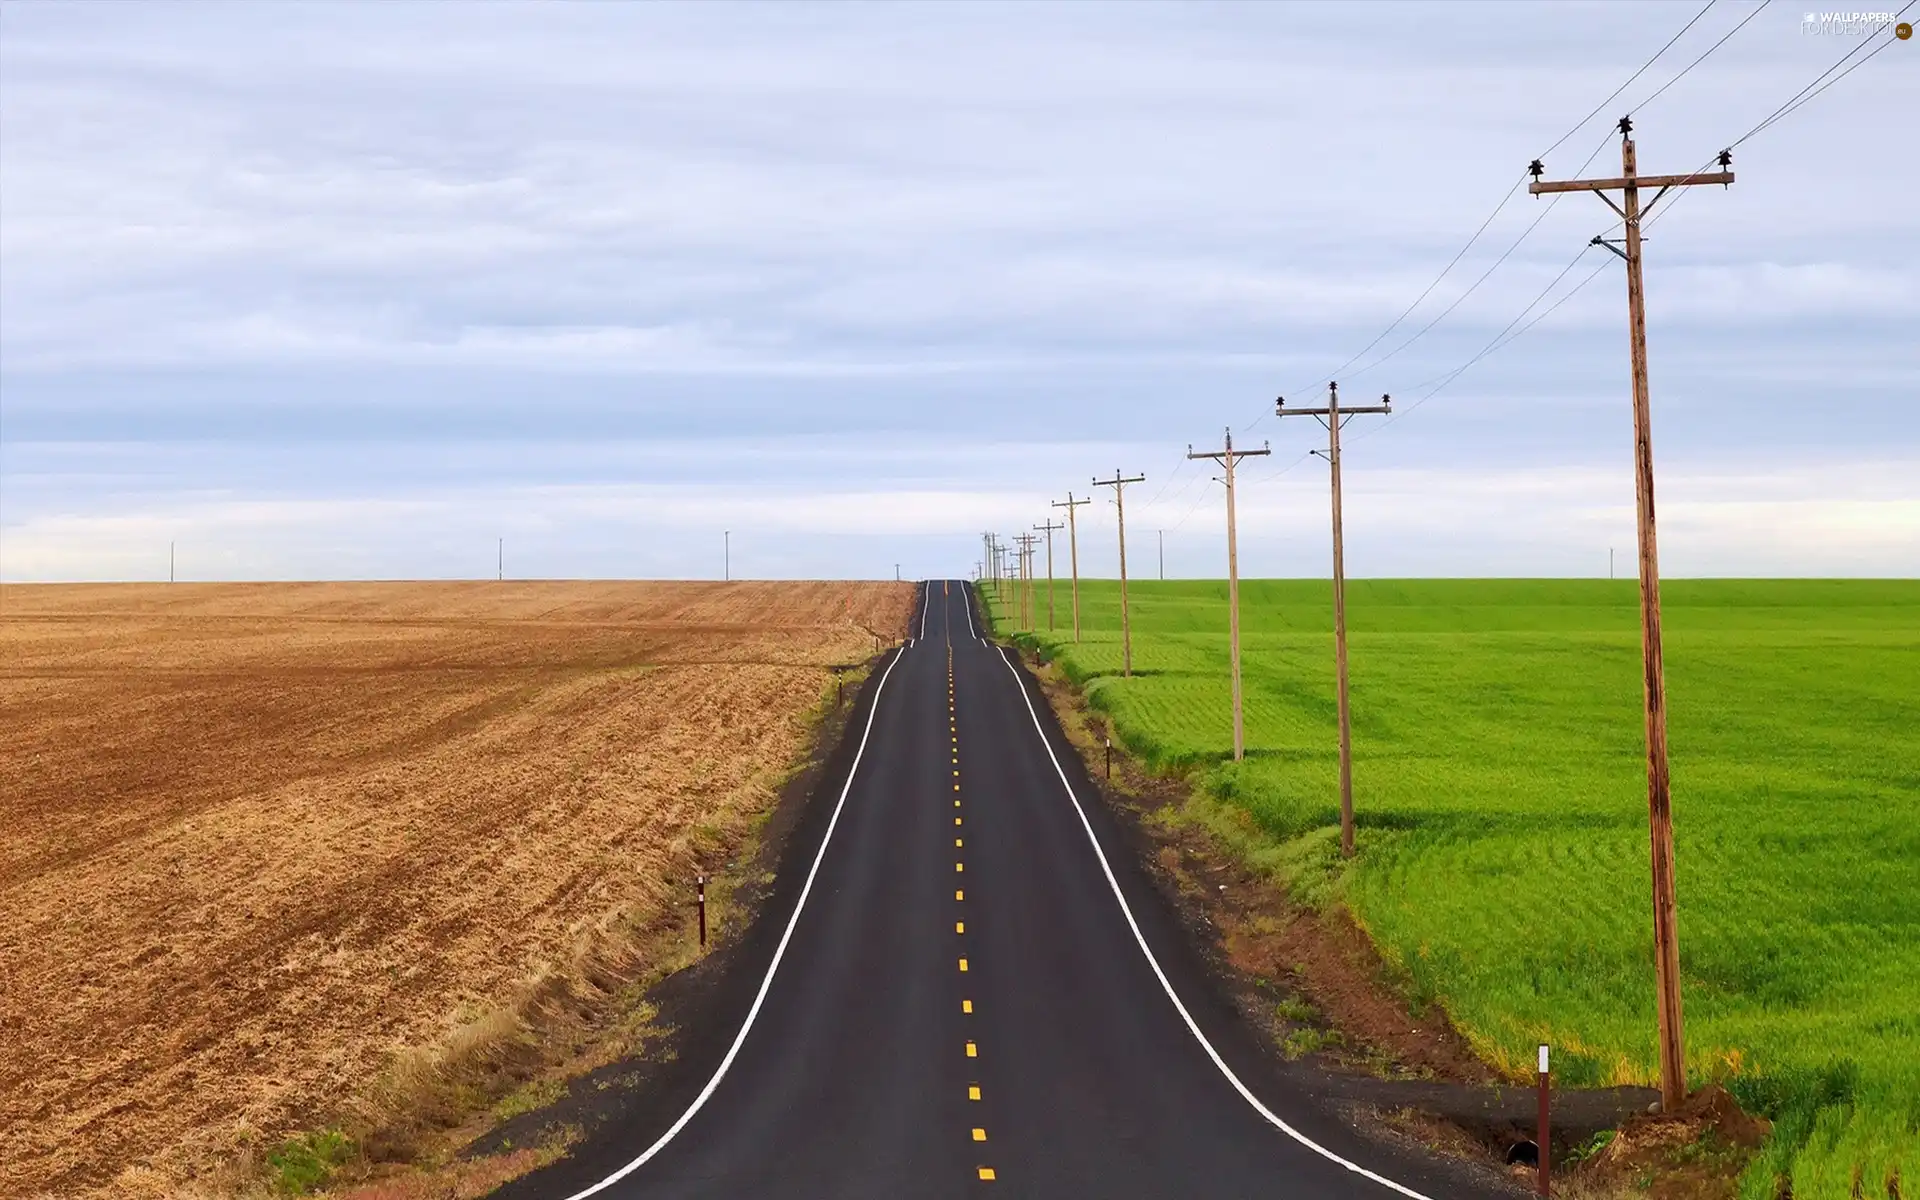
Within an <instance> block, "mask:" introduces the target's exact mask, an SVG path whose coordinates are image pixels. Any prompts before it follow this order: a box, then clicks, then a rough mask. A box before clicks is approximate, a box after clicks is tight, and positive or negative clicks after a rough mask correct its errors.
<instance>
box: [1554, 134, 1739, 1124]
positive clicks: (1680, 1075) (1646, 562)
mask: <svg viewBox="0 0 1920 1200" xmlns="http://www.w3.org/2000/svg"><path fill="white" fill-rule="evenodd" d="M1719 164H1720V169H1719V170H1718V171H1711V172H1695V173H1694V174H1691V175H1641V174H1640V173H1639V169H1638V163H1637V161H1636V159H1635V156H1634V148H1633V120H1632V118H1630V117H1622V118H1620V177H1619V178H1617V179H1567V180H1558V181H1551V182H1550V181H1547V180H1543V179H1541V178H1540V176H1541V175H1542V174H1543V173H1544V171H1545V168H1544V167H1543V166H1542V165H1541V163H1540V160H1539V159H1535V160H1534V161H1533V163H1532V164H1531V166H1529V167H1528V170H1529V171H1530V172H1531V173H1532V174H1533V183H1532V185H1531V186H1530V187H1529V188H1528V189H1527V190H1528V191H1530V192H1532V193H1533V194H1534V195H1536V196H1541V195H1546V194H1548V193H1552V192H1592V193H1593V194H1594V195H1596V196H1598V197H1600V199H1602V200H1604V201H1605V202H1606V204H1607V207H1608V208H1611V209H1612V210H1613V211H1614V212H1616V213H1618V214H1620V219H1621V221H1622V222H1623V223H1624V224H1625V227H1626V239H1625V240H1626V248H1625V250H1622V249H1621V248H1620V247H1619V246H1616V245H1614V244H1613V243H1612V242H1610V241H1608V240H1606V239H1604V238H1599V237H1596V238H1594V239H1593V240H1594V242H1595V243H1597V244H1599V245H1602V246H1605V247H1606V248H1607V249H1609V250H1611V251H1613V252H1614V253H1615V254H1618V255H1619V256H1620V257H1621V258H1623V259H1625V260H1626V263H1627V333H1628V339H1629V343H1630V347H1631V352H1632V355H1633V467H1634V500H1635V507H1636V510H1637V512H1638V515H1639V523H1640V530H1639V534H1640V537H1639V540H1640V659H1641V664H1640V665H1641V682H1642V693H1643V695H1644V697H1645V700H1646V719H1647V824H1648V836H1649V840H1650V842H1651V851H1652V852H1651V859H1652V868H1653V948H1654V976H1655V984H1656V986H1657V988H1658V991H1659V1003H1658V1008H1659V1013H1660V1102H1661V1105H1662V1107H1663V1108H1665V1109H1666V1110H1667V1111H1669V1112H1671V1111H1672V1110H1673V1109H1675V1108H1676V1107H1678V1106H1679V1105H1680V1103H1681V1102H1682V1101H1684V1100H1685V1099H1686V1098H1687V1058H1686V1035H1685V1032H1684V1023H1683V1020H1682V1013H1681V1009H1680V935H1679V923H1678V919H1677V915H1676V913H1677V901H1676V900H1675V897H1674V885H1673V875H1674V865H1673V796H1672V792H1671V790H1670V780H1669V777H1668V774H1667V684H1666V670H1665V666H1664V664H1663V662H1662V656H1661V649H1660V552H1659V544H1658V541H1657V539H1656V537H1655V530H1654V511H1653V429H1652V426H1653V415H1652V406H1651V403H1650V401H1649V399H1648V388H1647V300H1646V290H1645V287H1644V285H1643V283H1642V281H1641V273H1640V264H1641V255H1640V229H1641V223H1642V222H1643V221H1644V220H1645V219H1646V215H1647V214H1648V213H1649V212H1652V211H1653V206H1654V205H1656V204H1658V203H1660V200H1661V197H1663V196H1665V195H1666V194H1667V193H1668V192H1669V191H1671V190H1673V189H1674V188H1680V187H1694V186H1696V185H1699V184H1703V183H1718V184H1723V185H1724V184H1730V183H1732V182H1733V172H1732V171H1730V170H1728V168H1729V167H1730V166H1732V164H1733V155H1732V154H1731V153H1730V152H1729V151H1726V150H1722V151H1721V152H1720V156H1719ZM1643 187H1653V188H1659V189H1660V190H1659V191H1658V192H1656V193H1654V197H1653V199H1651V200H1649V201H1647V202H1646V204H1645V205H1644V206H1643V205H1642V204H1641V203H1640V189H1641V188H1643ZM1615 190H1618V191H1619V192H1620V194H1621V201H1620V203H1619V204H1615V203H1614V202H1613V197H1611V196H1609V195H1607V193H1608V192H1610V191H1615Z"/></svg>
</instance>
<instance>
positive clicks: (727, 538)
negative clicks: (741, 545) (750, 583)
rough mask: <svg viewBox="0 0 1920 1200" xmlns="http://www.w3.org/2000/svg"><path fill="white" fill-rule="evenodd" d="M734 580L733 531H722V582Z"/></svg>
mask: <svg viewBox="0 0 1920 1200" xmlns="http://www.w3.org/2000/svg"><path fill="white" fill-rule="evenodd" d="M732 579H733V530H731V529H723V530H721V531H720V582H722V583H727V582H729V581H731V580H732Z"/></svg>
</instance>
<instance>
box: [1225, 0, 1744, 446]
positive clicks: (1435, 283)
mask: <svg viewBox="0 0 1920 1200" xmlns="http://www.w3.org/2000/svg"><path fill="white" fill-rule="evenodd" d="M1717 2H1718V0H1707V3H1706V4H1705V5H1704V6H1702V7H1701V9H1700V11H1699V12H1696V13H1695V14H1694V15H1693V17H1692V18H1691V19H1690V20H1689V21H1688V22H1687V23H1686V24H1685V25H1682V26H1681V27H1680V30H1679V32H1677V33H1675V34H1674V35H1673V36H1672V37H1670V38H1668V39H1667V40H1666V42H1665V44H1663V45H1662V46H1661V47H1660V48H1659V49H1658V50H1656V51H1654V53H1653V55H1652V56H1651V57H1650V58H1648V59H1647V60H1646V61H1645V62H1643V63H1641V64H1640V66H1639V68H1638V69H1636V70H1635V71H1634V72H1633V74H1631V75H1629V76H1627V79H1626V81H1625V82H1624V83H1622V84H1621V85H1620V86H1619V87H1617V88H1615V89H1614V90H1613V91H1612V92H1611V93H1609V94H1608V95H1607V97H1606V99H1604V100H1602V101H1601V102H1600V103H1599V104H1597V105H1595V106H1594V107H1593V109H1592V110H1591V111H1589V112H1588V113H1587V115H1586V116H1584V117H1581V118H1580V119H1579V120H1578V121H1576V122H1574V123H1573V125H1572V126H1570V127H1569V128H1568V129H1567V131H1566V132H1564V133H1562V134H1561V135H1560V136H1559V137H1557V138H1555V139H1554V141H1553V143H1552V145H1550V146H1548V147H1547V148H1546V150H1544V151H1542V152H1541V153H1540V154H1539V155H1538V156H1536V157H1540V158H1544V157H1546V155H1548V154H1551V153H1552V152H1553V151H1554V150H1556V149H1558V148H1559V147H1560V146H1561V145H1563V144H1564V143H1565V142H1566V141H1567V139H1568V138H1570V137H1572V136H1573V135H1574V134H1576V133H1578V132H1580V130H1581V129H1582V128H1584V127H1585V126H1586V124H1587V123H1588V122H1589V121H1591V120H1593V118H1594V117H1595V116H1597V115H1598V114H1599V113H1600V112H1601V111H1602V110H1603V109H1605V108H1606V106H1607V105H1609V104H1611V103H1612V102H1613V101H1614V100H1615V99H1616V98H1617V97H1618V96H1619V95H1620V94H1621V93H1622V92H1624V91H1626V90H1627V88H1629V87H1631V86H1632V85H1633V82H1634V81H1635V80H1637V79H1639V78H1640V77H1641V76H1642V75H1644V74H1646V72H1647V71H1648V70H1649V69H1650V68H1652V66H1653V65H1654V64H1655V63H1657V62H1659V61H1660V59H1661V58H1662V57H1664V56H1665V54H1666V53H1667V51H1669V50H1671V49H1672V48H1673V47H1674V44H1675V43H1677V42H1678V41H1679V40H1680V39H1681V38H1682V37H1684V36H1685V35H1686V33H1687V31H1688V30H1690V29H1692V28H1693V27H1694V26H1695V25H1697V24H1699V22H1700V19H1701V18H1702V17H1704V16H1706V15H1707V13H1708V12H1709V11H1710V10H1711V9H1712V8H1713V6H1714V4H1715V3H1717ZM1749 19H1751V18H1749ZM1725 40H1726V39H1725V38H1722V39H1721V41H1722V42H1724V41H1725ZM1718 45H1719V43H1715V48H1717V47H1718ZM1707 53H1709V54H1710V53H1712V50H1711V49H1710V50H1709V51H1708V52H1707ZM1700 57H1701V58H1705V57H1706V55H1701V56H1700ZM1699 62H1700V59H1695V60H1694V63H1693V65H1695V66H1697V65H1698V64H1699ZM1688 69H1689V70H1691V69H1692V67H1691V66H1690V67H1689V68H1688ZM1682 73H1683V74H1684V72H1682ZM1675 78H1676V79H1677V78H1678V76H1676V77H1675ZM1671 83H1672V81H1669V86H1671ZM1602 145H1603V146H1604V142H1603V143H1602ZM1598 153H1599V150H1598V149H1596V150H1595V151H1594V154H1598ZM1594 154H1590V155H1588V156H1587V162H1592V161H1593V157H1594ZM1580 169H1581V170H1585V169H1586V163H1582V164H1581V168H1580ZM1526 182H1527V175H1526V173H1525V172H1522V173H1521V175H1520V177H1519V178H1518V179H1516V180H1515V181H1514V183H1513V186H1511V187H1509V188H1508V189H1507V191H1506V193H1505V194H1504V195H1502V196H1501V197H1500V201H1499V203H1498V204H1496V205H1494V208H1493V211H1492V212H1490V213H1488V214H1487V217H1486V219H1485V220H1483V221H1481V222H1480V226H1479V228H1477V229H1475V230H1474V232H1473V235H1472V236H1471V237H1469V238H1468V239H1467V241H1466V244H1465V245H1463V246H1461V247H1460V249H1459V250H1458V251H1456V252H1455V253H1454V256H1453V257H1452V258H1451V259H1449V260H1448V261H1447V264H1446V265H1445V266H1444V267H1442V268H1441V269H1440V273H1439V274H1438V275H1436V276H1434V277H1433V279H1432V280H1431V281H1430V282H1428V284H1427V286H1426V287H1425V288H1423V289H1421V292H1420V294H1419V295H1418V296H1416V297H1414V300H1413V303H1411V304H1409V305H1408V306H1407V307H1406V308H1405V309H1404V310H1402V311H1401V313H1400V314H1399V315H1398V316H1396V317H1395V318H1394V319H1393V320H1392V321H1391V322H1389V323H1388V324H1387V327H1386V328H1385V329H1382V330H1381V331H1380V332H1379V333H1377V334H1375V335H1374V336H1373V339H1372V340H1371V341H1369V342H1368V343H1367V344H1366V345H1364V346H1362V347H1361V348H1360V349H1359V350H1358V351H1356V352H1355V353H1354V354H1353V355H1352V356H1351V357H1350V358H1348V359H1347V360H1346V361H1345V362H1343V363H1341V364H1340V365H1339V366H1337V367H1335V368H1334V369H1333V370H1332V371H1331V372H1329V373H1327V374H1325V375H1321V376H1318V377H1316V378H1315V379H1314V380H1313V381H1311V382H1308V383H1304V384H1301V385H1300V386H1299V387H1296V388H1293V389H1291V390H1293V391H1296V392H1300V391H1306V390H1308V389H1309V388H1316V387H1318V386H1320V385H1321V384H1324V383H1326V382H1328V381H1329V380H1331V379H1336V378H1339V377H1340V374H1341V372H1343V371H1345V370H1346V369H1347V368H1348V367H1350V366H1352V365H1353V364H1354V363H1356V362H1359V361H1360V360H1361V359H1362V358H1364V357H1365V356H1366V355H1367V354H1368V352H1370V351H1371V350H1372V349H1373V348H1374V347H1375V346H1377V345H1379V344H1380V343H1381V342H1382V341H1384V340H1385V339H1386V338H1387V336H1388V335H1389V334H1391V333H1392V332H1393V331H1394V330H1395V329H1398V328H1399V327H1400V326H1401V325H1402V324H1404V323H1405V322H1406V320H1407V318H1408V317H1410V316H1412V315H1413V313H1414V311H1415V310H1416V309H1418V308H1419V307H1420V305H1421V304H1423V303H1425V302H1426V299H1427V297H1428V296H1430V295H1432V294H1433V291H1434V289H1435V288H1437V287H1439V286H1440V284H1441V282H1442V281H1444V280H1445V279H1446V277H1447V276H1448V275H1450V274H1451V273H1452V272H1453V269H1454V268H1455V267H1457V266H1458V265H1459V264H1460V261H1461V260H1462V259H1463V258H1465V257H1466V255H1467V253H1468V252H1469V251H1471V250H1472V249H1473V247H1474V246H1475V245H1477V244H1479V241H1480V238H1481V237H1482V236H1483V235H1484V234H1485V233H1486V231H1487V229H1488V228H1489V227H1490V226H1492V224H1493V222H1494V220H1495V218H1497V217H1498V216H1499V215H1500V214H1501V213H1502V212H1503V211H1505V209H1506V206H1507V205H1508V203H1510V202H1511V201H1512V199H1513V197H1514V196H1515V195H1517V194H1518V193H1519V191H1520V188H1521V185H1523V184H1525V183H1526ZM1558 199H1559V198H1558V197H1555V199H1554V200H1553V201H1551V202H1549V203H1548V205H1547V206H1546V209H1545V210H1544V211H1543V212H1542V213H1541V214H1540V215H1539V216H1537V217H1535V218H1534V221H1533V223H1532V224H1531V225H1529V226H1528V227H1527V230H1526V232H1525V233H1523V234H1522V235H1521V237H1520V238H1519V239H1517V240H1516V241H1515V243H1514V245H1512V246H1509V247H1508V249H1507V252H1506V253H1505V254H1503V255H1501V256H1500V258H1499V260H1498V261H1496V262H1495V264H1494V267H1493V268H1490V269H1489V270H1488V272H1487V273H1486V274H1483V275H1482V276H1481V278H1480V279H1478V280H1476V281H1475V282H1474V283H1473V285H1472V286H1470V287H1469V288H1468V289H1467V291H1466V292H1464V293H1462V294H1461V295H1460V296H1459V297H1456V298H1455V300H1454V302H1453V303H1452V304H1451V305H1449V306H1448V307H1447V309H1446V311H1445V312H1442V313H1441V314H1440V317H1437V318H1435V320H1434V321H1431V322H1429V323H1428V324H1427V326H1426V327H1425V328H1423V329H1422V330H1421V331H1420V333H1418V334H1415V335H1414V336H1413V337H1412V338H1409V339H1407V341H1406V342H1403V343H1402V344H1401V345H1399V346H1398V347H1396V348H1395V349H1394V350H1392V351H1390V352H1389V353H1388V354H1386V355H1384V356H1382V357H1381V358H1380V359H1379V360H1378V361H1376V362H1375V363H1373V364H1370V366H1369V367H1363V368H1361V371H1362V372H1364V371H1366V370H1369V369H1371V367H1372V366H1377V365H1379V363H1381V362H1385V361H1386V360H1387V359H1390V358H1392V357H1393V356H1394V355H1395V354H1398V353H1399V352H1400V351H1401V350H1404V349H1406V348H1407V346H1409V345H1412V344H1413V343H1414V342H1415V341H1418V340H1419V339H1420V337H1421V336H1423V335H1424V334H1425V333H1426V332H1427V331H1428V330H1430V329H1431V328H1432V327H1433V326H1434V325H1435V324H1437V323H1438V321H1439V320H1440V319H1442V318H1444V317H1445V316H1446V315H1447V314H1448V313H1451V312H1452V311H1453V310H1454V309H1455V308H1458V307H1459V305H1460V303H1461V302H1462V301H1463V300H1465V299H1466V297H1467V296H1468V295H1471V294H1472V293H1473V292H1474V291H1475V290H1477V289H1478V288H1479V286H1480V284H1482V283H1484V282H1486V277H1487V275H1490V274H1491V273H1492V271H1493V270H1495V269H1497V268H1498V267H1499V265H1500V264H1501V263H1504V262H1505V261H1506V260H1507V258H1508V257H1510V256H1511V255H1512V253H1513V251H1514V250H1515V249H1516V248H1517V247H1518V245H1519V243H1520V242H1521V241H1525V240H1526V237H1527V235H1528V234H1531V233H1532V232H1533V230H1534V228H1536V227H1537V226H1538V225H1539V224H1540V222H1541V221H1542V220H1544V219H1545V217H1546V212H1548V211H1551V210H1552V207H1553V205H1554V204H1556V203H1558ZM1267 415H1268V414H1266V413H1264V412H1262V413H1261V414H1260V415H1259V416H1257V417H1255V418H1254V419H1253V420H1252V421H1249V422H1247V423H1246V424H1245V425H1243V426H1240V429H1241V431H1242V432H1246V431H1250V430H1252V429H1253V428H1254V427H1255V426H1257V425H1259V424H1260V422H1261V421H1263V420H1265V419H1266V417H1267Z"/></svg>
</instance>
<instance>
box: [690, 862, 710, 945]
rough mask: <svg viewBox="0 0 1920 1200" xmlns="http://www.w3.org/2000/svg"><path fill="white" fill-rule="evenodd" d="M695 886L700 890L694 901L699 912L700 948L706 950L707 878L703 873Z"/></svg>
mask: <svg viewBox="0 0 1920 1200" xmlns="http://www.w3.org/2000/svg"><path fill="white" fill-rule="evenodd" d="M696 886H697V887H698V888H699V889H700V890H699V893H698V895H697V896H696V897H695V899H694V902H693V903H694V906H695V907H697V908H698V909H699V910H700V948H701V949H702V950H705V949H706V948H707V876H706V873H705V872H704V871H703V872H701V873H700V875H699V876H698V880H697V883H696Z"/></svg>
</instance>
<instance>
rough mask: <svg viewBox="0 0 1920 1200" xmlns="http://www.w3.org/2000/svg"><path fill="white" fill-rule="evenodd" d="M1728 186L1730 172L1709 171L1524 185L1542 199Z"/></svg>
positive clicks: (1550, 181)
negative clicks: (1629, 188) (1631, 188)
mask: <svg viewBox="0 0 1920 1200" xmlns="http://www.w3.org/2000/svg"><path fill="white" fill-rule="evenodd" d="M1732 182H1733V172H1732V171H1710V172H1705V173H1699V172H1696V173H1695V174H1692V175H1640V176H1636V177H1635V178H1633V179H1625V178H1620V179H1553V180H1547V179H1536V180H1534V181H1533V182H1532V183H1530V184H1528V185H1527V191H1529V192H1531V193H1532V194H1534V195H1536V196H1546V195H1551V194H1552V193H1554V192H1611V191H1617V190H1619V189H1621V188H1624V187H1626V186H1627V185H1628V184H1629V183H1632V184H1635V185H1637V186H1639V187H1643V188H1648V187H1651V188H1677V187H1692V186H1693V185H1694V184H1697V183H1720V184H1727V183H1732Z"/></svg>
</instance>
